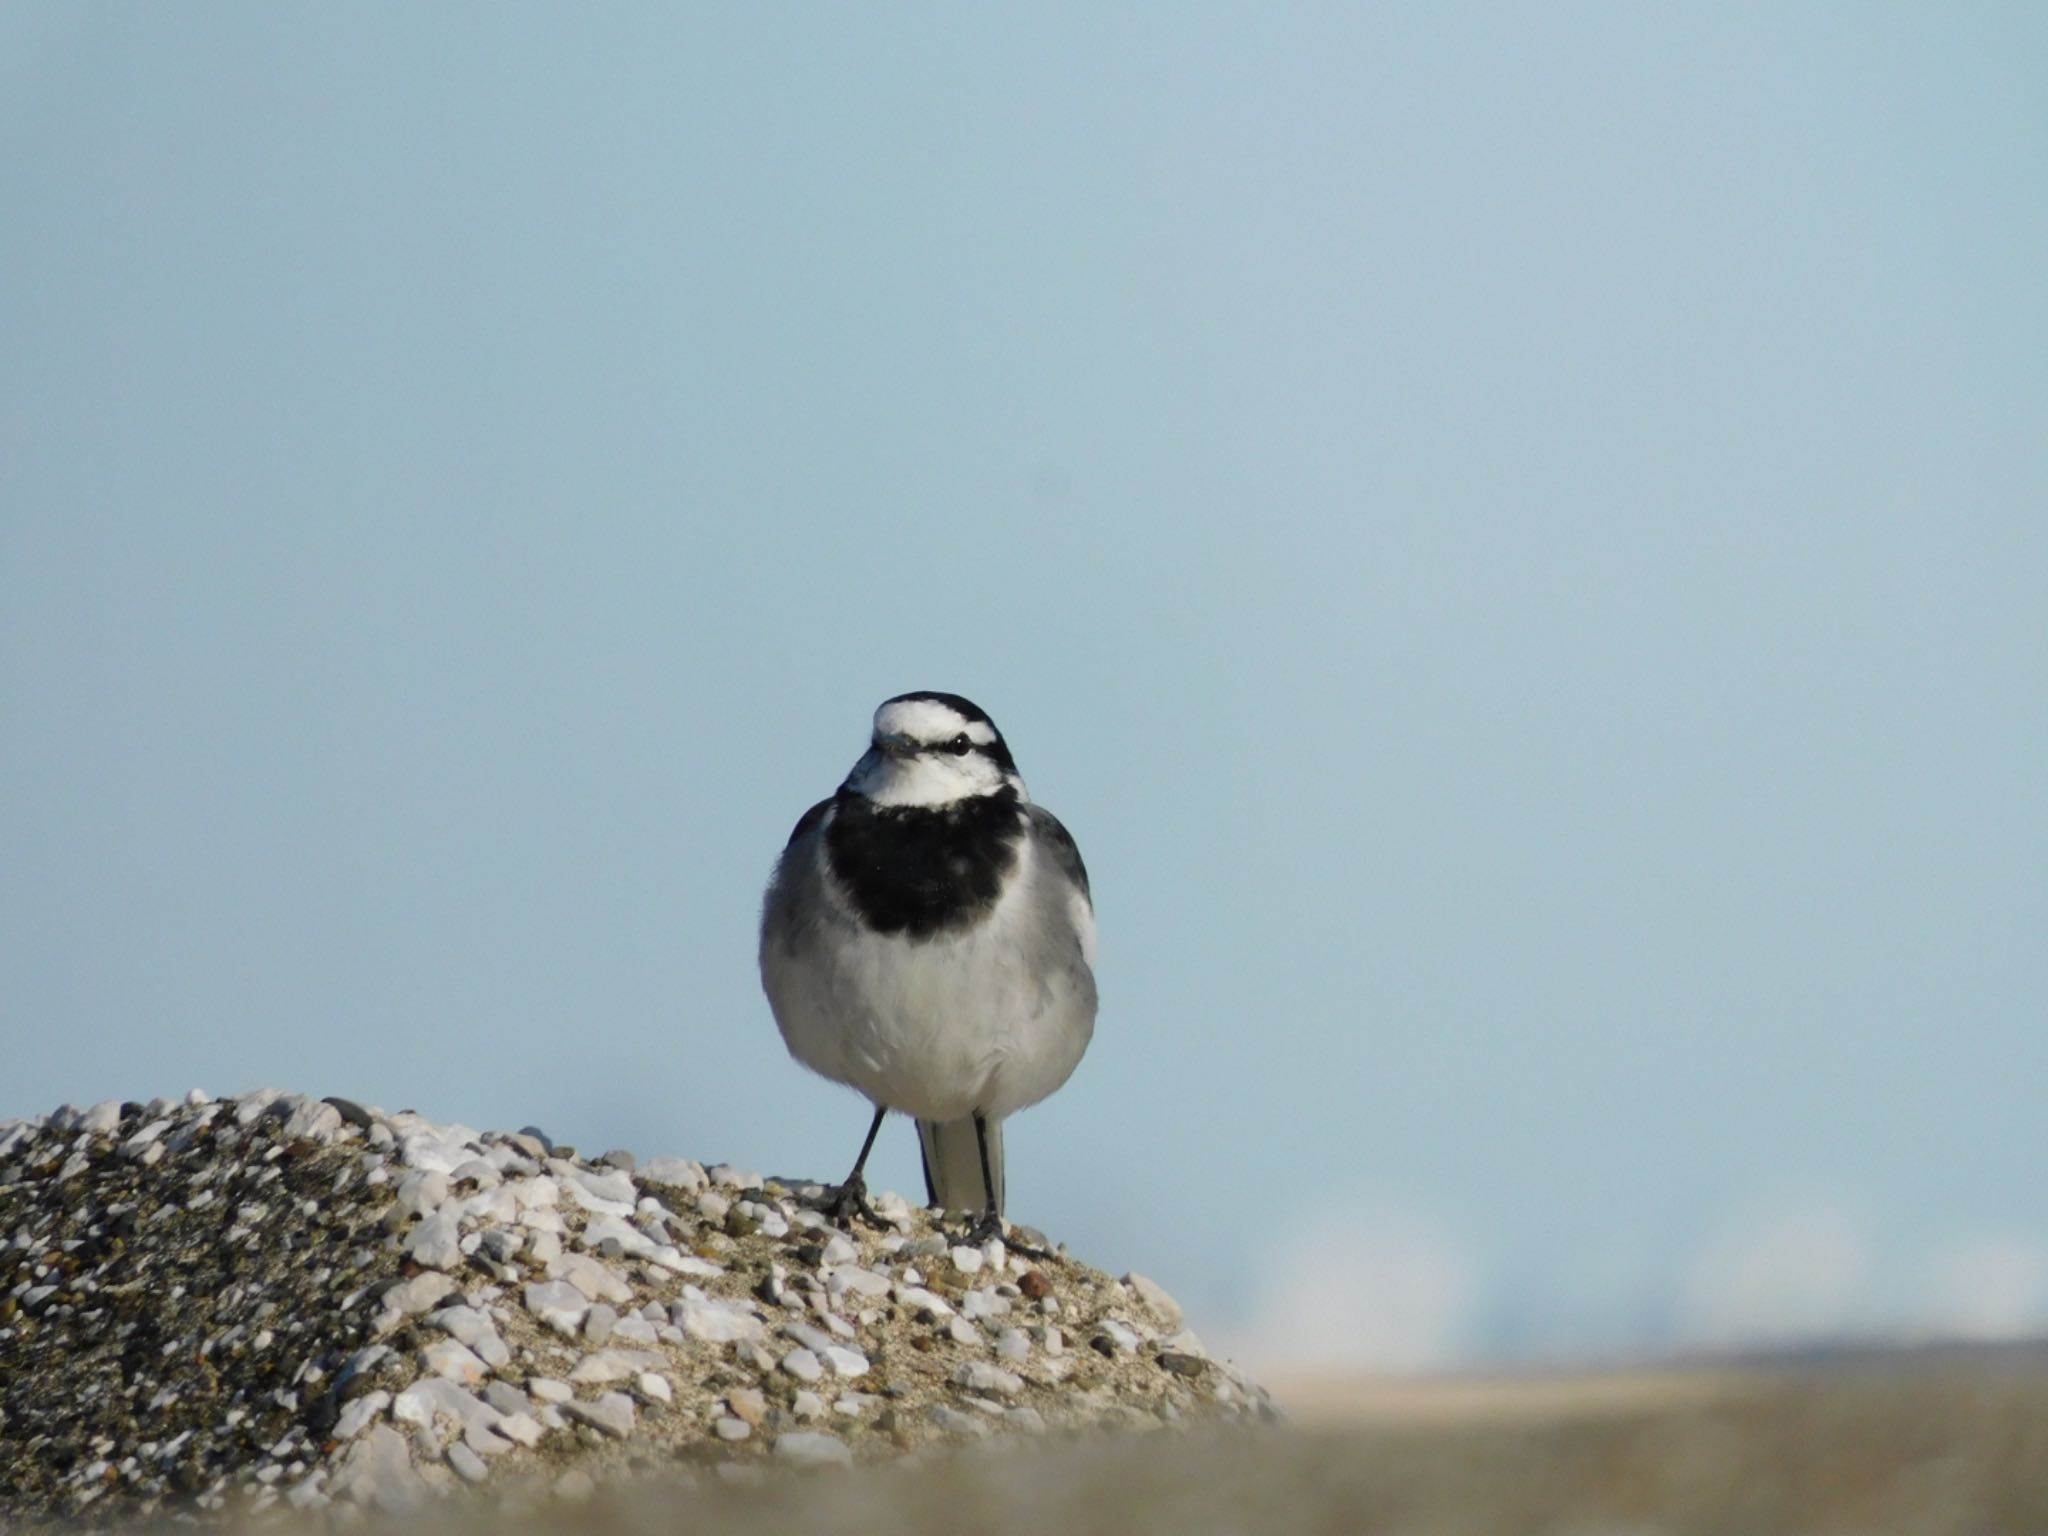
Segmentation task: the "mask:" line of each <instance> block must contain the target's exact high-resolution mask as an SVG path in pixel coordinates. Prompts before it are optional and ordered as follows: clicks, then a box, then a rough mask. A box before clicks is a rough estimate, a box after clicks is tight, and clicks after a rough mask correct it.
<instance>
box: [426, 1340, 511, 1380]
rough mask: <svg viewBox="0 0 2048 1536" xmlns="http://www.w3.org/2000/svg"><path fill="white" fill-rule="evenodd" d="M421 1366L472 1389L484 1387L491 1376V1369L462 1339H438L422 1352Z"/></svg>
mask: <svg viewBox="0 0 2048 1536" xmlns="http://www.w3.org/2000/svg"><path fill="white" fill-rule="evenodd" d="M507 1358H508V1359H509V1358H510V1357H509V1356H508V1357H507ZM420 1364H421V1365H423V1366H425V1367H426V1368H427V1369H428V1370H429V1371H431V1372H433V1373H434V1375H436V1376H445V1377H447V1378H448V1379H449V1380H451V1381H459V1382H462V1383H463V1384H465V1385H466V1386H472V1387H480V1386H482V1385H483V1384H484V1381H485V1379H486V1378H487V1377H488V1376H489V1375H490V1374H491V1372H490V1367H488V1366H487V1365H485V1364H484V1363H483V1361H481V1360H479V1359H478V1358H477V1356H476V1353H475V1352H474V1351H473V1350H471V1349H470V1347H469V1346H468V1345H467V1344H465V1343H463V1342H462V1341H461V1340H460V1339H436V1340H435V1341H434V1342H433V1343H431V1344H429V1345H428V1346H427V1347H426V1348H425V1349H422V1350H421V1351H420Z"/></svg>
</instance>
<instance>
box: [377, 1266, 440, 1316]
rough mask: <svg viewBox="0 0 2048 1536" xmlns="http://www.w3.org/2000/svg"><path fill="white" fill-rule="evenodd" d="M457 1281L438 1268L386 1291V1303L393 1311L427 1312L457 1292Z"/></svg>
mask: <svg viewBox="0 0 2048 1536" xmlns="http://www.w3.org/2000/svg"><path fill="white" fill-rule="evenodd" d="M455 1288H456V1287H455V1282H454V1281H453V1280H451V1279H449V1277H448V1276H446V1275H444V1274H442V1273H440V1272H439V1271H438V1270H429V1271H428V1272H427V1273H425V1274H420V1275H414V1276H413V1277H412V1278H411V1279H410V1280H401V1281H399V1283H398V1284H396V1285H394V1286H393V1287H391V1289H390V1290H388V1291H386V1292H385V1293H384V1305H385V1306H386V1307H387V1308H389V1309H390V1310H391V1311H393V1312H427V1311H431V1310H432V1309H433V1308H435V1307H437V1306H439V1305H440V1304H441V1302H442V1301H443V1300H444V1299H445V1298H447V1297H448V1296H451V1295H453V1294H454V1292H455Z"/></svg>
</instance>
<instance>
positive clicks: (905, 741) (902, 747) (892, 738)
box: [875, 731, 917, 759]
mask: <svg viewBox="0 0 2048 1536" xmlns="http://www.w3.org/2000/svg"><path fill="white" fill-rule="evenodd" d="M875 746H876V747H877V748H879V749H880V750H881V752H882V753H883V755H884V756H887V757H894V758H898V759H901V758H906V757H914V756H916V755H917V743H916V742H914V741H912V740H911V739H910V738H909V737H908V736H905V735H903V734H902V733H901V732H899V731H890V732H887V733H885V734H883V735H880V736H877V737H876V738H875Z"/></svg>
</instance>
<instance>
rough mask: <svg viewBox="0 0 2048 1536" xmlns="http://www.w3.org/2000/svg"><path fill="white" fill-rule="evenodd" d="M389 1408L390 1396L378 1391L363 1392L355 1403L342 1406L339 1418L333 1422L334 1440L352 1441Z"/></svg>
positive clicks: (387, 1393)
mask: <svg viewBox="0 0 2048 1536" xmlns="http://www.w3.org/2000/svg"><path fill="white" fill-rule="evenodd" d="M390 1406H391V1394H390V1393H389V1392H386V1391H383V1390H381V1389H379V1390H378V1391H375V1392H365V1393H364V1394H363V1395H362V1396H361V1397H359V1398H357V1399H355V1401H353V1402H351V1403H348V1404H346V1405H344V1406H343V1408H342V1410H341V1416H340V1417H339V1418H337V1419H336V1420H335V1421H334V1438H335V1439H337V1440H353V1439H355V1437H356V1436H357V1435H360V1434H361V1433H362V1432H363V1431H364V1430H365V1429H367V1428H368V1427H369V1426H370V1424H371V1422H372V1421H373V1420H374V1419H376V1418H377V1417H378V1416H379V1415H380V1414H382V1413H383V1412H384V1410H385V1409H386V1408H389V1407H390Z"/></svg>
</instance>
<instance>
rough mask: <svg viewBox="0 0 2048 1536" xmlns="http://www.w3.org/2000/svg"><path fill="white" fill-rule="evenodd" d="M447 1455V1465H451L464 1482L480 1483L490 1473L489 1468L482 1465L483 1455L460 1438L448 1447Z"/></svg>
mask: <svg viewBox="0 0 2048 1536" xmlns="http://www.w3.org/2000/svg"><path fill="white" fill-rule="evenodd" d="M447 1455H448V1465H449V1466H451V1467H453V1468H454V1469H455V1470H456V1472H457V1473H459V1474H460V1475H461V1476H462V1478H463V1480H464V1481H465V1482H471V1483H480V1482H482V1481H483V1480H484V1479H485V1478H486V1477H489V1476H490V1475H491V1474H490V1468H488V1467H486V1466H485V1465H484V1459H483V1457H481V1456H479V1455H477V1453H476V1452H475V1451H472V1450H471V1449H470V1448H469V1447H468V1446H466V1445H464V1444H463V1443H462V1442H461V1441H460V1440H458V1441H456V1442H455V1443H454V1444H453V1445H451V1446H449V1447H448V1451H447Z"/></svg>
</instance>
